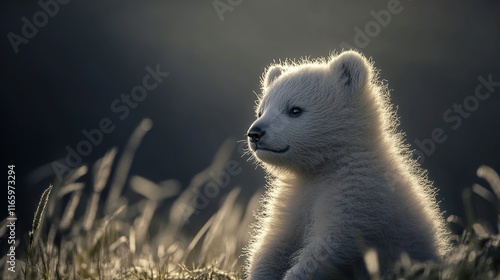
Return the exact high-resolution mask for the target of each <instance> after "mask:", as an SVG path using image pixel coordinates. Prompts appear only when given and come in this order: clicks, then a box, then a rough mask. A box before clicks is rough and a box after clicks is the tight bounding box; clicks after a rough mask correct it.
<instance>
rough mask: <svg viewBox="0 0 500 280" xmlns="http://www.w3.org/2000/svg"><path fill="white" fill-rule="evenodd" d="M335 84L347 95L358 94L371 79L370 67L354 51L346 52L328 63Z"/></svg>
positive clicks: (363, 58)
mask: <svg viewBox="0 0 500 280" xmlns="http://www.w3.org/2000/svg"><path fill="white" fill-rule="evenodd" d="M329 66H330V70H331V71H332V74H333V76H334V79H335V81H336V83H337V84H338V85H339V86H340V87H341V88H343V89H345V91H347V92H348V93H349V94H354V93H356V92H359V90H360V89H362V88H363V87H364V86H365V85H366V84H367V83H368V82H369V81H370V79H371V71H372V70H371V65H370V63H369V62H368V60H367V59H366V58H365V57H364V56H363V55H361V54H360V53H358V52H356V51H346V52H343V53H341V54H340V55H339V56H337V57H333V58H332V60H331V61H330V62H329Z"/></svg>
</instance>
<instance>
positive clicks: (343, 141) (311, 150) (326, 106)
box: [247, 51, 377, 172]
mask: <svg viewBox="0 0 500 280" xmlns="http://www.w3.org/2000/svg"><path fill="white" fill-rule="evenodd" d="M373 73H374V70H373V68H372V65H371V63H370V62H369V61H368V60H367V59H366V58H365V57H364V56H362V55H361V54H359V53H358V52H355V51H345V52H342V53H341V54H339V55H337V56H331V57H330V58H329V59H328V60H317V61H304V62H302V63H284V64H274V65H271V66H269V67H268V69H267V71H266V72H265V74H264V75H263V78H262V81H261V85H262V94H261V96H259V100H258V101H257V106H256V117H257V119H256V120H255V121H254V123H253V124H252V125H251V126H250V128H249V129H248V132H247V136H248V146H249V148H250V150H251V151H252V153H253V156H254V157H255V158H256V159H257V160H258V161H259V162H260V163H262V164H263V166H264V167H268V168H270V169H271V170H273V169H278V170H288V171H302V172H307V171H308V170H318V169H320V168H321V167H322V166H325V165H327V164H331V162H332V161H334V160H335V158H336V157H338V155H339V153H340V152H342V151H343V150H345V149H347V148H348V146H349V145H351V144H352V143H353V142H355V141H356V140H357V139H359V137H361V138H363V137H367V135H366V133H365V132H366V131H367V129H368V127H370V126H371V125H373V123H372V124H370V118H372V117H373V112H372V113H370V110H371V111H373V110H372V109H370V108H366V107H370V106H371V105H369V104H372V103H374V102H375V101H376V100H373V98H372V97H370V96H372V95H373V93H374V92H373V91H374V89H376V88H377V87H376V83H374V82H372V78H373V76H375V75H374V74H373Z"/></svg>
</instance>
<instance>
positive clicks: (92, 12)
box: [0, 0, 500, 230]
mask: <svg viewBox="0 0 500 280" xmlns="http://www.w3.org/2000/svg"><path fill="white" fill-rule="evenodd" d="M222 2H223V3H225V1H222ZM233 2H235V1H233ZM388 3H389V1H370V2H360V1H350V2H347V1H307V2H306V1H284V0H282V1H248V0H246V1H245V0H244V1H242V2H241V4H239V5H235V6H234V7H233V9H232V11H227V12H225V13H224V14H223V20H222V21H221V17H219V15H218V14H217V12H216V10H215V8H214V6H213V2H211V1H76V0H73V1H70V2H69V3H68V4H65V5H61V6H60V7H59V8H60V9H59V11H58V13H57V14H56V15H55V16H54V17H50V18H49V21H48V23H47V24H46V25H45V26H43V27H41V28H39V30H38V33H37V34H36V36H35V37H33V38H31V39H29V42H28V43H27V44H21V45H20V46H19V53H18V54H15V53H14V50H13V48H12V46H11V45H10V43H9V40H8V38H7V34H8V33H9V32H14V33H16V34H18V35H20V34H21V28H22V26H23V22H22V21H21V18H22V17H27V18H28V19H30V21H31V20H32V17H33V14H34V13H35V12H37V11H39V10H41V8H40V6H39V5H38V4H37V2H35V1H2V3H1V4H0V5H1V12H0V31H1V39H0V40H1V47H2V57H1V71H2V72H1V76H0V77H1V83H0V88H1V92H2V101H1V104H2V110H1V112H2V136H3V137H2V140H3V144H2V163H3V165H4V169H5V170H6V169H7V168H6V165H7V164H15V165H16V171H17V175H18V177H17V181H18V185H17V186H18V191H19V195H18V196H17V205H18V211H19V212H20V214H23V215H25V216H23V219H20V220H21V225H20V227H18V230H27V229H26V228H28V227H29V225H30V223H31V215H32V214H31V213H33V211H34V209H35V207H36V202H37V200H38V197H39V195H40V194H41V192H42V191H43V189H44V188H45V187H46V186H47V185H48V183H50V182H54V180H55V179H54V177H53V176H48V177H45V178H36V180H27V178H28V176H29V174H30V172H31V171H33V170H34V169H36V168H37V167H39V166H42V165H44V164H47V163H50V162H52V161H54V160H58V159H61V158H63V157H64V156H65V155H66V151H65V147H66V146H67V145H69V146H71V147H75V146H76V145H77V143H78V142H80V141H81V140H83V139H85V137H84V136H83V135H82V133H81V131H82V130H83V129H87V130H90V129H93V128H97V127H98V123H99V121H100V120H101V119H103V118H110V119H112V121H113V123H114V124H115V125H116V129H115V131H114V132H112V133H110V134H106V135H105V137H104V140H103V142H102V143H101V144H100V145H99V146H97V147H95V148H94V150H93V151H92V153H91V154H90V155H89V156H86V157H84V161H85V162H87V163H93V162H94V161H95V160H96V159H98V158H99V157H101V156H102V155H103V154H104V153H105V151H106V150H107V149H109V148H111V147H113V146H118V147H119V149H120V150H122V149H123V147H124V144H125V143H126V140H127V139H128V138H129V136H130V135H131V133H132V131H133V129H134V128H135V127H136V126H137V125H138V123H139V122H140V120H141V119H143V118H145V117H148V118H151V120H152V121H153V123H154V126H153V129H152V131H150V132H149V133H148V134H147V135H146V137H145V138H144V141H143V143H142V145H141V146H140V148H139V150H138V151H137V154H136V159H135V160H134V164H133V166H132V170H131V174H132V175H135V174H137V175H141V176H144V177H146V178H149V179H151V180H153V181H162V180H165V179H169V178H176V179H179V180H180V181H181V183H182V184H183V185H184V186H185V185H186V184H187V183H188V182H189V180H190V178H191V177H192V176H193V175H194V174H196V173H197V172H198V171H200V170H202V169H203V168H205V167H206V166H207V165H208V164H209V163H210V161H211V159H212V156H213V155H214V153H215V151H216V149H217V148H218V147H219V146H220V145H221V144H222V142H223V141H224V140H225V139H227V138H229V137H231V138H232V139H234V141H236V140H241V139H245V137H244V133H245V131H246V129H247V127H248V125H249V124H250V123H251V122H252V120H253V106H254V100H255V93H254V92H256V93H258V92H259V78H260V76H261V74H262V71H263V70H264V68H265V67H266V66H267V65H268V64H270V63H272V62H273V60H279V59H282V60H283V59H286V58H292V59H299V58H300V57H305V56H310V57H312V58H315V57H322V56H327V55H328V54H329V53H330V52H332V51H334V50H337V51H339V50H340V48H341V44H342V43H343V42H344V43H347V44H350V45H353V46H355V43H354V38H355V36H356V31H355V28H356V27H359V28H361V29H364V28H365V26H366V25H367V24H369V23H370V22H371V21H374V17H373V15H372V14H371V13H370V12H371V11H375V12H379V11H380V10H382V9H387V5H388ZM400 6H401V9H402V11H401V12H400V13H398V14H393V15H392V17H391V20H390V22H389V23H388V24H387V25H386V26H385V27H382V28H381V29H380V32H378V34H377V35H376V36H374V37H373V38H371V41H370V42H369V44H368V45H367V46H365V47H363V48H359V50H360V51H362V52H363V53H364V54H365V55H366V56H368V57H371V58H372V59H373V60H374V61H375V66H376V67H377V68H379V69H380V70H381V71H380V78H381V79H384V80H387V81H388V84H389V87H390V89H391V90H392V91H391V93H392V101H393V102H394V104H395V105H396V106H397V107H398V114H399V116H400V120H401V126H400V128H401V129H402V130H404V131H405V132H406V134H407V139H408V143H410V144H412V147H413V148H417V147H416V146H415V144H414V143H415V142H414V141H415V140H416V139H420V140H422V139H424V138H429V137H431V133H432V131H433V129H435V128H442V129H443V130H444V131H445V133H446V135H447V137H448V138H447V140H446V141H445V142H444V143H441V144H437V146H436V150H435V152H434V153H432V154H431V155H429V156H426V157H425V160H424V161H423V167H425V168H426V169H428V171H429V178H430V179H431V180H432V181H434V182H435V186H436V187H438V188H439V193H438V198H439V200H440V201H441V207H442V209H443V211H446V213H447V214H446V215H448V214H458V215H463V209H462V205H463V204H462V201H461V192H462V190H463V189H464V188H465V187H470V186H471V185H472V184H473V183H474V182H480V183H482V184H483V185H485V182H483V181H481V180H479V179H477V177H476V175H475V170H476V169H477V167H479V166H480V165H481V164H487V165H490V166H492V167H494V168H495V169H496V170H498V171H500V157H499V156H500V147H499V143H500V118H499V116H500V115H499V109H500V96H499V95H500V87H498V88H496V91H495V92H493V93H492V95H491V96H490V98H489V99H488V100H486V101H482V102H481V103H480V104H479V108H478V109H477V110H476V111H474V112H472V113H471V115H470V117H468V118H466V119H463V123H462V125H461V126H460V127H459V128H458V129H457V130H453V129H452V128H451V123H448V122H445V120H444V119H443V113H444V112H445V111H446V110H448V109H450V108H452V107H453V105H454V104H455V103H457V104H462V102H463V100H464V98H466V97H467V96H470V95H473V94H474V91H475V88H476V86H477V85H478V84H479V81H478V79H477V78H478V77H479V76H483V77H485V78H486V77H487V76H488V75H490V74H491V75H492V77H493V80H494V81H500V66H499V62H500V55H499V50H500V17H499V11H500V3H499V2H498V1H482V2H481V3H477V2H472V1H401V2H400ZM156 64H160V65H161V67H160V68H161V69H162V71H166V72H169V73H170V76H169V77H167V78H165V80H164V81H163V83H161V85H160V86H159V87H158V88H156V89H155V90H154V91H152V92H150V94H149V95H148V97H147V98H146V99H145V100H144V101H143V102H141V103H140V104H139V106H138V107H137V108H136V109H134V110H132V111H131V112H130V116H129V117H128V118H126V119H125V120H123V121H122V120H120V119H118V117H117V115H116V114H115V113H113V112H112V111H111V110H110V104H111V103H112V102H113V101H114V100H115V99H117V98H119V97H120V95H121V94H124V93H126V94H129V93H130V91H131V89H132V88H133V87H134V86H136V85H138V84H140V83H141V81H142V78H143V77H144V75H145V74H146V71H145V67H146V66H148V65H150V66H152V67H153V68H154V66H155V65H156ZM233 158H234V159H236V160H238V161H239V162H240V164H241V167H242V170H243V171H242V173H241V174H240V175H238V176H235V177H234V178H232V180H231V186H236V185H240V186H242V187H243V190H244V192H243V193H244V195H246V196H249V195H250V194H252V193H253V192H255V191H256V190H258V189H259V188H261V187H262V185H263V184H264V179H263V174H262V172H261V171H260V169H258V168H256V167H255V166H254V165H253V164H252V163H251V161H249V162H247V158H246V157H243V158H240V155H239V154H238V153H237V152H235V153H234V155H233ZM3 195H4V192H3V191H2V197H3ZM167 203H168V202H167ZM0 204H1V205H5V204H4V203H3V202H2V203H0ZM1 213H2V214H1V215H2V216H3V215H4V210H2V211H1ZM23 225H26V228H24V226H23Z"/></svg>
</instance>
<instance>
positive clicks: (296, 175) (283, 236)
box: [246, 51, 449, 280]
mask: <svg viewBox="0 0 500 280" xmlns="http://www.w3.org/2000/svg"><path fill="white" fill-rule="evenodd" d="M293 107H299V108H301V109H302V110H303V112H302V113H301V114H300V115H299V116H295V117H294V116H293V115H291V114H290V113H289V111H290V109H291V108H293ZM256 112H257V115H258V116H259V115H260V117H258V118H257V120H256V121H255V122H254V123H253V124H252V126H251V128H250V130H249V131H252V128H255V127H259V128H260V129H262V130H265V134H264V135H263V136H262V137H261V138H260V139H259V141H258V142H257V144H255V143H252V142H251V141H250V140H249V147H250V149H251V151H252V153H253V156H254V157H255V158H256V160H257V161H258V162H259V163H260V164H261V165H262V166H263V168H264V169H265V170H266V171H267V173H268V175H269V176H268V178H269V182H268V187H267V188H268V189H267V192H266V195H265V196H264V197H263V199H262V204H263V210H262V211H261V213H260V214H259V216H258V222H257V224H256V226H255V232H254V234H253V238H252V240H251V242H250V245H249V246H248V248H247V252H248V262H247V266H246V274H247V278H248V279H252V280H257V279H287V280H290V279H309V277H312V279H330V278H331V277H332V276H333V275H336V276H344V277H347V278H351V277H355V278H366V277H367V272H366V269H365V264H364V262H363V252H365V251H366V250H367V249H368V248H375V249H376V251H377V254H378V260H379V266H380V271H381V273H382V274H387V273H389V272H390V271H391V268H392V265H393V263H394V261H395V260H397V259H398V258H399V256H400V254H401V253H402V252H406V253H407V254H408V255H409V256H410V257H411V258H414V259H416V260H429V259H431V260H437V259H439V258H440V257H441V256H442V255H443V254H444V253H445V252H446V251H447V250H448V249H449V241H448V236H447V231H446V229H445V226H444V220H443V218H442V216H441V214H440V211H439V208H438V205H437V203H436V200H435V197H434V196H435V190H434V188H433V187H432V186H431V184H430V182H429V181H427V179H426V176H425V173H424V172H423V171H422V170H421V169H420V167H419V166H418V165H417V164H416V162H415V161H413V160H412V159H411V156H410V152H409V151H408V149H407V146H406V145H405V144H404V143H403V140H402V134H401V133H400V132H398V131H397V130H396V127H397V124H398V123H397V118H396V116H395V113H394V110H393V109H392V106H391V104H390V102H389V94H388V91H387V89H386V87H385V86H384V85H382V84H381V83H380V82H379V81H378V77H377V74H376V71H375V69H374V68H373V66H372V64H371V63H370V62H369V61H368V60H367V59H366V58H365V57H363V56H362V55H361V54H359V53H357V52H354V51H346V52H343V53H341V54H340V55H338V56H331V57H330V58H328V59H327V60H316V61H302V62H300V63H290V62H287V63H284V64H281V65H279V64H278V65H272V66H270V67H269V68H268V70H267V71H266V74H265V75H264V77H263V79H262V95H261V96H260V98H259V100H258V105H257V108H256ZM287 147H288V150H286V148H287ZM266 149H269V150H273V151H281V150H286V151H285V152H282V153H277V152H272V151H269V150H266Z"/></svg>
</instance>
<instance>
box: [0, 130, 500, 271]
mask: <svg viewBox="0 0 500 280" xmlns="http://www.w3.org/2000/svg"><path fill="white" fill-rule="evenodd" d="M150 126H151V125H150V123H148V122H147V121H146V122H143V123H142V124H141V125H140V126H139V127H138V128H137V129H136V131H135V132H134V133H133V136H132V138H131V139H130V141H129V144H128V145H127V147H126V148H125V150H124V152H123V153H122V155H121V158H120V159H119V160H118V161H116V160H115V159H116V155H117V150H116V149H111V150H110V151H109V152H108V153H106V155H104V156H103V158H102V159H100V160H99V161H98V162H97V163H95V164H94V166H93V168H92V175H93V176H92V181H93V183H92V186H85V184H84V183H81V182H79V181H78V180H79V179H80V178H81V177H82V176H84V175H85V174H86V173H87V172H88V168H87V167H86V166H82V167H80V168H77V169H75V170H74V171H73V172H72V173H71V174H69V175H68V176H67V177H66V178H65V180H64V182H62V183H61V184H58V185H54V186H53V187H52V186H51V187H49V189H48V190H47V191H46V192H44V194H43V195H42V198H41V200H40V204H39V207H38V209H37V212H36V213H35V215H34V216H35V219H34V223H33V229H32V233H33V234H32V235H30V237H31V242H30V244H29V248H26V250H27V253H26V254H25V255H24V256H22V257H21V258H20V259H18V260H17V265H16V273H12V272H10V271H7V265H6V256H3V258H2V259H1V261H0V275H1V276H2V277H0V278H2V279H140V280H150V279H241V278H242V271H241V265H242V263H243V259H242V258H240V257H239V256H240V254H241V248H242V247H243V246H244V245H245V244H246V241H247V239H248V231H249V230H248V228H249V224H250V223H251V222H252V215H251V213H252V210H253V209H254V208H255V207H256V201H257V200H258V199H257V196H258V195H257V194H256V196H255V197H254V198H253V199H252V200H251V201H252V203H250V204H249V205H248V206H247V208H245V207H243V206H242V205H240V204H238V203H237V202H236V201H237V198H238V196H239V188H237V187H234V186H230V187H233V189H232V191H230V192H229V194H228V195H227V196H226V197H225V198H224V199H223V200H222V204H221V206H220V208H219V210H218V211H217V212H216V213H215V214H214V215H213V216H212V217H211V218H210V219H208V221H206V223H205V224H204V225H203V226H202V227H201V228H200V229H199V231H198V233H197V234H195V235H194V236H190V235H187V234H186V233H185V228H186V227H187V220H186V218H189V217H190V216H192V215H194V214H195V212H194V211H193V208H192V206H191V205H192V204H193V201H194V199H196V197H195V196H194V195H193V194H194V192H193V190H195V189H199V188H201V187H202V186H203V184H204V183H206V182H207V180H209V173H210V171H212V170H222V169H223V166H224V164H225V162H226V161H227V160H228V159H229V157H230V155H231V152H232V150H233V149H234V145H233V144H232V143H231V142H226V143H224V144H223V146H222V147H221V148H220V149H219V151H218V152H217V153H216V155H215V157H214V161H213V163H212V164H211V165H210V166H209V167H208V168H207V169H205V170H204V171H202V172H200V173H199V174H197V175H196V176H194V177H193V179H192V181H191V182H190V184H189V185H188V186H187V187H186V188H184V191H183V192H182V193H179V190H180V189H181V188H180V185H179V183H178V182H177V181H175V180H168V181H165V182H161V183H155V182H152V181H149V180H147V179H146V178H143V177H139V176H134V177H132V178H130V180H127V178H129V175H128V171H129V169H130V165H131V161H132V159H133V154H134V152H135V150H136V148H137V147H138V145H139V143H140V142H141V139H142V137H143V136H144V135H145V133H146V132H147V131H148V130H149V129H150ZM115 163H116V164H115ZM115 165H116V169H115V172H114V176H113V177H112V176H110V175H111V174H112V173H113V172H112V170H113V166H115ZM478 176H479V177H481V178H484V179H485V180H486V181H488V183H489V185H490V187H491V190H492V191H489V190H488V189H487V188H485V187H482V186H479V185H475V186H474V187H473V188H471V189H470V190H469V191H468V192H466V193H465V195H464V199H465V203H466V205H469V213H471V214H469V217H468V219H467V221H466V222H464V223H463V224H464V228H465V230H464V233H463V234H462V235H461V236H457V237H456V243H457V245H456V248H455V249H454V251H453V252H452V253H450V254H449V255H448V256H447V257H446V258H445V259H444V260H443V261H442V262H441V263H431V262H429V263H414V262H412V261H411V260H409V259H408V258H406V257H402V259H401V261H400V262H399V264H398V270H397V273H396V275H394V276H393V277H391V278H393V279H500V276H499V275H500V237H499V235H498V234H496V233H493V232H492V230H489V229H488V228H491V227H489V226H487V225H485V224H481V223H479V222H477V219H476V218H477V217H474V215H473V210H472V207H471V206H470V195H471V194H473V193H474V194H475V195H479V196H480V197H482V198H484V199H485V200H487V201H488V202H489V203H492V204H493V205H495V207H496V209H497V211H498V213H497V214H498V217H499V221H500V207H499V206H498V205H500V179H499V177H498V174H497V173H495V171H493V170H492V169H491V168H489V167H486V166H482V167H480V168H479V169H478ZM111 177H112V178H111ZM127 181H129V184H130V187H131V189H132V190H133V191H135V192H137V193H138V194H140V195H141V196H142V197H143V199H141V200H140V201H138V202H133V203H132V202H129V201H127V199H126V198H125V197H124V196H123V194H122V193H123V190H124V188H125V187H126V182H127ZM107 186H109V188H110V190H109V196H108V200H107V201H106V203H103V201H102V197H101V192H102V191H103V190H104V189H105V188H106V187H107ZM87 187H89V188H90V189H91V190H92V194H91V196H90V199H88V200H84V199H83V197H84V196H83V193H84V189H85V188H87ZM49 195H50V196H49ZM109 197H111V199H109ZM172 197H176V199H175V201H174V203H173V204H172V208H171V209H170V217H169V218H168V219H167V218H166V217H157V216H155V214H156V212H157V211H156V210H157V209H158V206H159V205H160V203H161V202H162V201H164V200H165V199H168V198H172ZM63 201H66V202H65V203H63ZM79 207H80V208H82V207H83V208H84V211H80V212H81V214H78V213H79V212H78V211H77V209H78V208H79ZM179 211H182V213H181V212H179ZM44 212H45V215H44ZM161 221H164V222H163V223H162V222H161ZM449 221H450V222H454V223H460V221H461V220H460V219H459V218H458V217H450V219H449ZM2 224H3V223H2ZM499 225H500V223H499ZM496 226H498V225H496ZM152 227H154V228H155V229H156V230H155V234H154V235H151V234H150V232H151V228H152ZM2 228H3V226H2ZM498 230H500V228H499V229H496V232H498ZM19 251H21V249H20V248H18V252H19ZM367 259H370V258H367ZM370 265H372V264H370ZM372 270H376V269H372ZM374 278H377V279H378V277H377V276H376V275H374Z"/></svg>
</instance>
